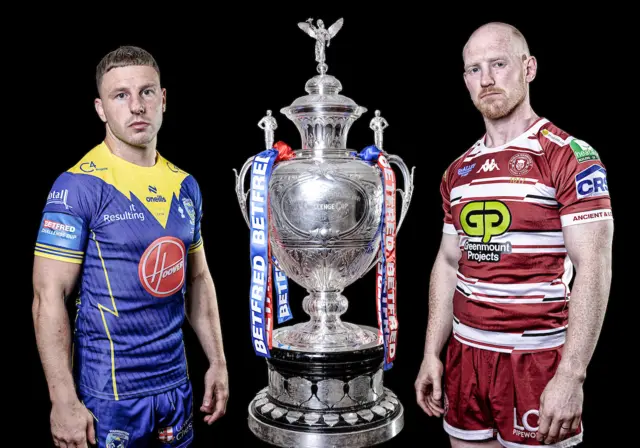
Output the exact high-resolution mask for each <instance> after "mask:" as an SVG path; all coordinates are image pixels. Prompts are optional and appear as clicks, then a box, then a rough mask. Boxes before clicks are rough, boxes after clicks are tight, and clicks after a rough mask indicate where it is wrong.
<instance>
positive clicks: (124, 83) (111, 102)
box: [96, 65, 166, 146]
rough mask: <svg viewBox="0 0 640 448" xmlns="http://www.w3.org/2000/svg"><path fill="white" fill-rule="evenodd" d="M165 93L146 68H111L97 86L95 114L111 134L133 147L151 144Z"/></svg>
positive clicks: (164, 100) (163, 106)
mask: <svg viewBox="0 0 640 448" xmlns="http://www.w3.org/2000/svg"><path fill="white" fill-rule="evenodd" d="M165 104H166V90H165V89H163V88H161V87H160V79H159V76H158V73H157V72H156V71H155V70H154V68H153V67H149V66H139V65H136V66H128V67H117V68H113V69H111V70H110V71H108V72H107V73H105V75H104V77H103V78H102V83H101V85H100V98H99V99H97V100H96V111H97V112H98V115H100V118H101V119H102V121H104V122H106V123H107V125H108V126H109V129H110V130H111V132H112V133H113V134H114V135H115V136H116V137H117V138H118V139H120V140H122V141H124V142H126V143H128V144H130V145H132V146H145V145H147V144H149V142H151V141H152V140H153V139H154V138H155V137H156V135H157V134H158V131H159V130H160V126H161V125H162V114H163V112H164V108H165Z"/></svg>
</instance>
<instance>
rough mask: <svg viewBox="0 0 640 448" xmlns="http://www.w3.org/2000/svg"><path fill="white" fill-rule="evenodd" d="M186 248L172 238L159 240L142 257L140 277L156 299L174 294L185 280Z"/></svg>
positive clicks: (166, 237)
mask: <svg viewBox="0 0 640 448" xmlns="http://www.w3.org/2000/svg"><path fill="white" fill-rule="evenodd" d="M185 252H186V251H185V246H184V243H183V242H182V240H180V239H178V238H174V237H172V236H164V237H161V238H158V239H157V240H155V241H154V242H153V243H151V244H150V245H149V247H148V248H147V250H145V251H144V253H143V254H142V257H140V263H139V264H138V276H139V278H140V282H141V283H142V286H143V287H144V289H145V290H146V291H147V292H148V293H149V294H151V295H153V296H155V297H167V296H170V295H171V294H174V293H175V292H177V291H178V290H180V288H182V285H183V284H184V280H185V266H184V265H185V259H184V258H185Z"/></svg>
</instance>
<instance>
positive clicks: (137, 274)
mask: <svg viewBox="0 0 640 448" xmlns="http://www.w3.org/2000/svg"><path fill="white" fill-rule="evenodd" d="M201 216H202V196H201V193H200V189H199V186H198V183H197V182H196V180H195V179H194V177H193V176H191V175H190V174H188V173H186V172H184V171H183V170H181V169H179V168H177V167H176V166H175V165H173V164H172V163H170V162H169V161H168V160H166V159H165V158H163V157H162V156H161V155H159V154H158V157H157V161H156V164H155V165H154V166H152V167H142V166H138V165H136V164H133V163H130V162H128V161H126V160H124V159H122V158H120V157H118V156H116V155H114V154H113V153H112V152H111V151H110V150H109V148H108V147H107V146H106V144H105V143H104V142H102V143H100V144H99V145H97V146H95V147H94V148H93V149H92V150H91V151H89V152H88V153H87V154H86V155H85V156H84V157H83V158H82V159H81V160H80V161H79V162H78V163H77V164H76V165H75V166H73V167H72V168H71V169H69V170H67V171H66V172H64V173H62V174H61V175H60V176H59V177H58V178H57V179H56V181H55V183H54V185H53V187H52V189H51V191H50V192H49V195H48V198H47V201H46V204H45V207H44V210H43V215H42V221H41V225H40V228H39V229H38V235H37V239H36V244H35V255H36V256H40V257H47V258H52V259H54V260H59V261H63V262H69V263H79V264H82V265H83V267H82V274H81V279H80V284H79V290H80V293H79V297H78V299H77V301H76V303H77V311H78V313H77V317H76V321H75V329H74V347H73V352H74V353H73V359H74V374H75V376H76V382H77V385H78V388H79V390H80V391H81V392H83V393H85V394H88V395H93V396H95V397H99V398H107V399H115V400H118V399H124V398H131V397H135V396H143V395H147V394H150V393H158V392H161V391H164V390H167V389H170V388H172V387H175V386H177V385H179V384H182V383H184V382H185V381H187V380H188V372H187V361H186V351H185V347H184V342H183V334H182V329H181V327H182V324H183V322H184V318H185V306H184V294H185V292H186V270H187V254H189V253H192V252H195V251H197V250H199V249H201V248H202V238H201V235H200V219H201Z"/></svg>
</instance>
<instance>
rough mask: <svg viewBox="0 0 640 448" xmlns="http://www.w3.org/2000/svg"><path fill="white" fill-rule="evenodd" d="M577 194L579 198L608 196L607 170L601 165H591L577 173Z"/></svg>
mask: <svg viewBox="0 0 640 448" xmlns="http://www.w3.org/2000/svg"><path fill="white" fill-rule="evenodd" d="M576 195H577V197H578V199H582V198H587V197H592V196H608V195H609V186H608V185H607V170H605V169H604V168H603V167H602V166H600V165H591V166H590V167H589V168H587V169H585V170H582V171H581V172H580V173H578V174H576Z"/></svg>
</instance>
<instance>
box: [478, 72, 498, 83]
mask: <svg viewBox="0 0 640 448" xmlns="http://www.w3.org/2000/svg"><path fill="white" fill-rule="evenodd" d="M480 84H481V85H482V87H488V86H492V85H493V84H495V80H494V79H493V75H492V73H491V71H490V70H482V74H481V75H480Z"/></svg>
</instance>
